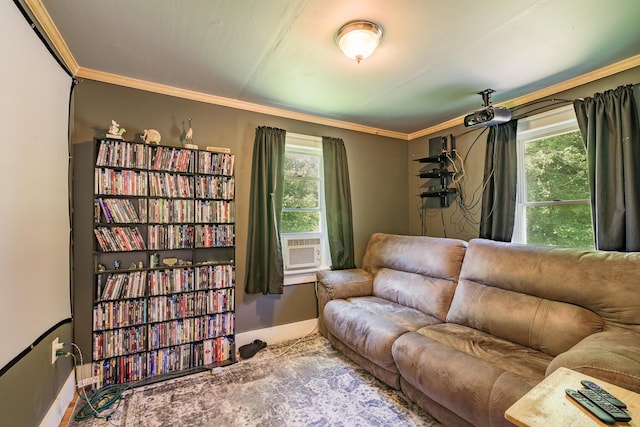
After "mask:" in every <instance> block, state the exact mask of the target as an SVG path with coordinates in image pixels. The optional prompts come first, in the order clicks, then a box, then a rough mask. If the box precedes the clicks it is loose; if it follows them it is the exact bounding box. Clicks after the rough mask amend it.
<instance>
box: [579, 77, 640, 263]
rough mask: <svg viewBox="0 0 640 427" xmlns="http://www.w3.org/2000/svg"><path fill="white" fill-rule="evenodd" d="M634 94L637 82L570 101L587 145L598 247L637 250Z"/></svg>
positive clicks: (639, 206) (639, 127)
mask: <svg viewBox="0 0 640 427" xmlns="http://www.w3.org/2000/svg"><path fill="white" fill-rule="evenodd" d="M634 92H635V93H634ZM638 95H639V94H638V86H636V87H635V89H634V87H633V86H631V85H628V86H620V87H618V88H617V89H615V90H608V91H605V92H604V93H596V94H595V95H594V96H593V97H592V98H585V99H578V100H576V101H574V103H573V106H574V109H575V112H576V117H577V119H578V126H579V128H580V133H581V134H582V139H583V141H584V144H585V147H586V149H587V161H588V165H589V166H588V167H589V188H590V192H591V212H592V220H593V229H594V235H595V240H596V241H595V244H596V248H597V249H601V250H610V251H640V117H639V116H638V107H637V103H638Z"/></svg>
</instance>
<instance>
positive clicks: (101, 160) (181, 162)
mask: <svg viewBox="0 0 640 427" xmlns="http://www.w3.org/2000/svg"><path fill="white" fill-rule="evenodd" d="M149 150H151V153H149ZM194 152H195V151H193V150H190V149H185V148H176V147H168V146H162V145H158V146H153V145H151V146H150V145H144V144H139V143H132V142H128V141H121V140H113V139H103V140H100V145H99V147H98V156H97V159H96V164H97V165H99V166H109V167H122V168H139V169H146V168H151V169H156V170H168V171H175V172H192V171H193V164H194V159H193V153H194ZM197 153H198V172H199V173H209V174H220V175H233V168H234V155H233V154H230V153H216V152H209V151H198V152H197ZM147 159H150V160H149V161H148V160H147Z"/></svg>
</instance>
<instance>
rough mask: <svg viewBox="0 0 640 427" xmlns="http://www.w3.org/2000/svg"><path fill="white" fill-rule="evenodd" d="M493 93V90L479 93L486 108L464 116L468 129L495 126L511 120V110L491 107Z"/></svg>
mask: <svg viewBox="0 0 640 427" xmlns="http://www.w3.org/2000/svg"><path fill="white" fill-rule="evenodd" d="M493 92H495V91H494V90H493V89H485V90H483V91H482V92H478V94H479V95H482V99H483V101H484V107H483V108H481V109H480V110H478V111H474V112H473V113H469V114H467V115H466V116H464V125H465V126H466V127H472V126H494V125H499V124H500V123H506V122H508V121H509V120H511V110H509V109H508V108H504V107H494V106H492V105H491V102H490V101H489V97H490V96H491V94H492V93H493Z"/></svg>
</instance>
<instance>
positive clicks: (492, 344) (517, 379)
mask: <svg viewBox="0 0 640 427" xmlns="http://www.w3.org/2000/svg"><path fill="white" fill-rule="evenodd" d="M392 353H393V357H394V359H395V361H396V365H397V367H398V370H399V372H400V375H401V376H402V378H403V381H406V382H407V383H409V384H410V385H411V386H412V387H413V388H415V389H416V390H418V391H420V392H421V393H422V394H424V395H425V396H426V397H428V398H429V399H431V400H433V401H435V402H437V403H438V404H440V405H442V406H444V407H446V408H448V409H449V410H450V411H452V412H453V413H455V414H456V415H458V416H460V417H461V418H463V419H465V420H466V421H467V422H469V423H471V424H473V425H476V426H489V425H491V426H499V425H508V423H507V422H506V420H505V419H504V411H505V410H506V409H507V408H508V407H509V406H511V405H512V404H513V403H514V402H515V401H516V400H518V399H519V398H520V397H522V396H523V395H524V394H525V393H526V392H528V391H529V390H530V389H531V388H532V387H533V386H535V385H536V384H537V383H538V382H540V381H541V380H542V379H544V374H545V370H546V367H547V365H548V364H549V362H550V361H551V356H549V355H546V354H544V353H542V352H539V351H536V350H533V349H531V348H527V347H524V346H521V345H518V344H515V343H511V342H508V341H506V340H502V339H499V338H496V337H493V336H491V335H489V334H486V333H484V332H481V331H478V330H475V329H472V328H468V327H465V326H461V325H455V324H439V325H434V326H427V327H424V328H421V329H419V330H418V331H416V332H409V333H406V334H403V335H402V336H400V337H398V339H397V340H396V341H395V343H394V344H393V347H392Z"/></svg>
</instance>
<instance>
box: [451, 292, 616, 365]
mask: <svg viewBox="0 0 640 427" xmlns="http://www.w3.org/2000/svg"><path fill="white" fill-rule="evenodd" d="M447 322H451V323H458V324H460V325H464V326H469V327H472V328H475V329H478V330H480V331H484V332H487V333H490V334H491V335H494V336H496V337H499V338H503V339H506V340H509V341H513V342H514V343H518V344H521V345H525V346H527V347H531V348H534V349H536V350H540V351H543V352H545V353H547V354H549V355H551V356H556V355H558V354H560V353H562V352H564V351H567V350H568V349H569V348H571V347H573V346H574V345H575V344H576V343H578V342H579V341H580V340H582V339H583V338H584V337H586V336H588V335H591V334H593V333H596V332H600V331H602V328H603V325H604V321H603V320H602V318H601V317H600V316H598V315H597V314H595V313H593V312H592V311H589V310H587V309H585V308H582V307H578V306H576V305H572V304H566V303H562V302H557V301H551V300H548V299H543V298H538V297H534V296H531V295H527V294H523V293H519V292H512V291H507V290H504V289H499V288H494V287H492V286H487V285H482V284H479V283H475V282H472V281H469V280H461V281H460V283H459V284H458V287H457V288H456V292H455V296H454V298H453V302H452V303H451V308H450V310H449V313H448V315H447Z"/></svg>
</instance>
